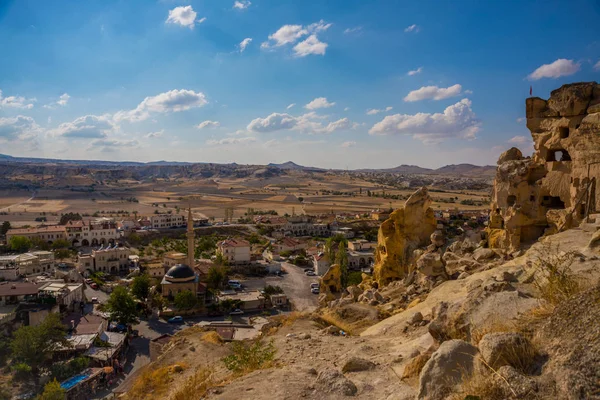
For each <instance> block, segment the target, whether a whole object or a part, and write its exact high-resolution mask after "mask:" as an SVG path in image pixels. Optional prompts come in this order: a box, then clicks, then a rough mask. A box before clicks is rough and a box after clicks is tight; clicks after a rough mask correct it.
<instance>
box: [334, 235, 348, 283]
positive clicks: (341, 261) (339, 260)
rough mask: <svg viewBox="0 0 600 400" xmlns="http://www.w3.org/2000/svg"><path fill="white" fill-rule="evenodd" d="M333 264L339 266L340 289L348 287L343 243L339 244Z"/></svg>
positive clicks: (346, 257)
mask: <svg viewBox="0 0 600 400" xmlns="http://www.w3.org/2000/svg"><path fill="white" fill-rule="evenodd" d="M335 263H336V264H338V265H339V266H340V272H341V283H342V287H343V288H345V287H347V286H348V253H347V252H346V246H344V243H340V244H339V247H338V251H337V253H336V255H335Z"/></svg>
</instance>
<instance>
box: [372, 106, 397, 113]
mask: <svg viewBox="0 0 600 400" xmlns="http://www.w3.org/2000/svg"><path fill="white" fill-rule="evenodd" d="M392 108H394V107H392V106H387V107H386V108H381V109H377V108H371V109H369V110H367V115H376V114H379V113H382V112H386V111H390V110H391V109H392Z"/></svg>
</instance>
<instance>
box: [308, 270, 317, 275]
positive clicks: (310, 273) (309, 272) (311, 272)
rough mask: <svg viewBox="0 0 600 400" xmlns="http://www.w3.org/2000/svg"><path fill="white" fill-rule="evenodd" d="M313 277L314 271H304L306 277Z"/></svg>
mask: <svg viewBox="0 0 600 400" xmlns="http://www.w3.org/2000/svg"><path fill="white" fill-rule="evenodd" d="M315 275H317V274H315V271H312V270H310V271H306V276H315Z"/></svg>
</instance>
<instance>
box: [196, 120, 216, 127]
mask: <svg viewBox="0 0 600 400" xmlns="http://www.w3.org/2000/svg"><path fill="white" fill-rule="evenodd" d="M220 125H221V123H219V121H209V120H206V121H203V122H200V123H199V124H198V125H196V128H198V129H205V128H217V127H219V126H220Z"/></svg>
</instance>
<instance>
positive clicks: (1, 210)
mask: <svg viewBox="0 0 600 400" xmlns="http://www.w3.org/2000/svg"><path fill="white" fill-rule="evenodd" d="M36 194H37V192H33V194H32V195H31V197H30V198H28V199H27V200H25V201H22V202H20V203H15V204H11V205H10V206H7V207H4V208H0V212H10V208H11V207H18V206H20V205H23V204H25V203H27V202H29V201H31V200H33V199H35V195H36Z"/></svg>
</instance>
